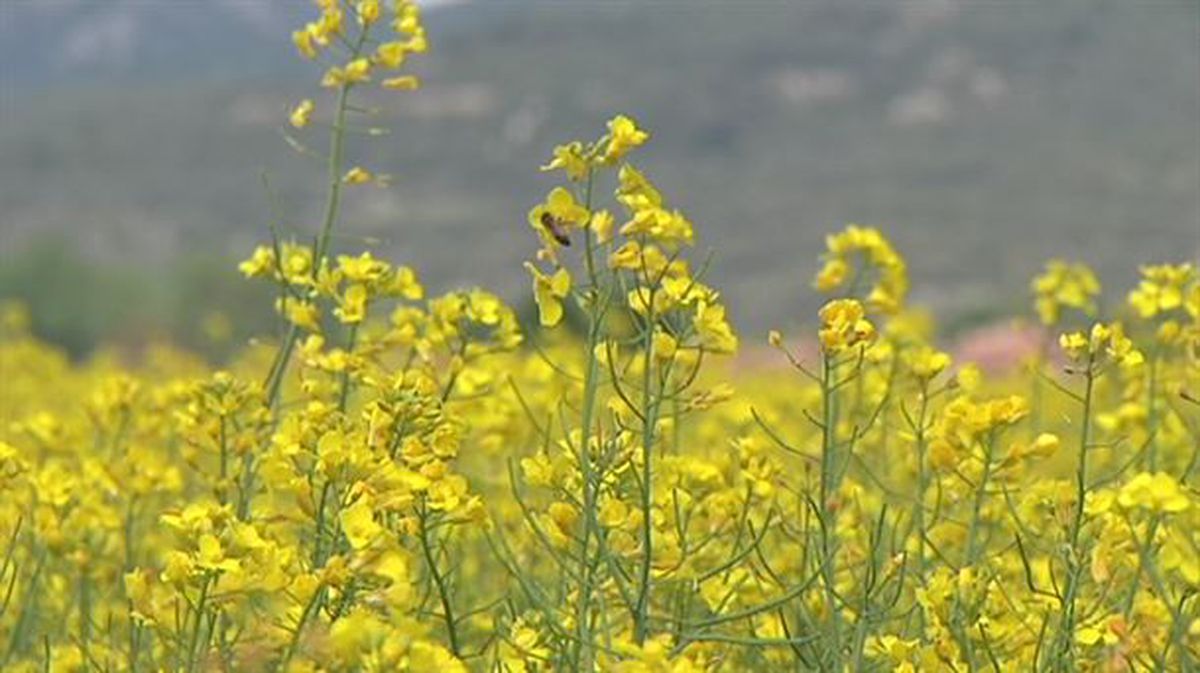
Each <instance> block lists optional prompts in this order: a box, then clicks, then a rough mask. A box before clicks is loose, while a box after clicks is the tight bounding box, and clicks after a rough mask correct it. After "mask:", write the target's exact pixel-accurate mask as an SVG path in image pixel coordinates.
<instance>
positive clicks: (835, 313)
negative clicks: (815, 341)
mask: <svg viewBox="0 0 1200 673" xmlns="http://www.w3.org/2000/svg"><path fill="white" fill-rule="evenodd" d="M819 317H820V318H821V330H820V333H819V336H820V341H821V348H822V350H824V351H825V352H826V353H830V354H834V353H839V352H841V351H844V350H846V349H847V348H851V347H853V346H857V345H859V344H865V343H870V342H871V341H873V340H874V339H875V326H874V325H873V324H871V321H870V320H867V318H866V311H865V310H864V309H863V305H862V304H861V303H860V302H859V301H858V300H856V299H834V300H832V301H830V302H828V303H827V304H825V306H823V307H821V311H820V313H819Z"/></svg>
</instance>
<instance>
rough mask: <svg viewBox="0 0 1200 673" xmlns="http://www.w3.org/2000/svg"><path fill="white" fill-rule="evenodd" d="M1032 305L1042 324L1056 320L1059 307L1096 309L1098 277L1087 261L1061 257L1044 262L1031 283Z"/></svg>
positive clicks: (1098, 289)
mask: <svg viewBox="0 0 1200 673" xmlns="http://www.w3.org/2000/svg"><path fill="white" fill-rule="evenodd" d="M1030 289H1031V290H1032V291H1033V294H1034V308H1035V309H1036V310H1037V313H1038V318H1039V319H1041V321H1042V324H1044V325H1053V324H1054V323H1056V322H1058V320H1059V317H1060V316H1061V314H1062V309H1063V308H1064V307H1066V308H1074V309H1076V310H1078V311H1081V312H1083V313H1084V314H1086V315H1093V314H1095V312H1096V296H1097V295H1099V294H1100V281H1098V280H1097V279H1096V274H1095V273H1093V272H1092V270H1091V269H1090V268H1088V266H1087V265H1086V264H1078V263H1076V264H1071V263H1068V262H1065V261H1063V260H1060V259H1052V260H1050V261H1049V262H1046V269H1045V270H1044V271H1043V272H1042V273H1041V275H1039V276H1037V277H1035V278H1034V279H1033V281H1032V282H1031V283H1030Z"/></svg>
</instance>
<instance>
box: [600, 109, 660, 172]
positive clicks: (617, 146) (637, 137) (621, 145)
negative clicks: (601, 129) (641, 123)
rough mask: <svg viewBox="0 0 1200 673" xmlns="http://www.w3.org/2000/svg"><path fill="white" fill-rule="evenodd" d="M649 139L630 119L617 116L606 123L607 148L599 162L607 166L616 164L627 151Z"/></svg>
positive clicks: (648, 135)
mask: <svg viewBox="0 0 1200 673" xmlns="http://www.w3.org/2000/svg"><path fill="white" fill-rule="evenodd" d="M649 138H650V134H648V133H646V132H645V131H643V130H641V129H639V128H638V127H637V124H636V123H634V121H633V120H632V119H630V118H629V117H626V116H625V115H617V116H616V117H613V118H612V120H610V121H609V122H608V146H607V147H606V148H605V150H604V156H603V157H602V159H601V160H602V161H603V162H604V163H607V164H613V163H616V162H617V161H618V160H620V159H621V157H623V156H625V155H626V154H628V153H629V150H632V149H634V148H636V147H638V146H640V145H642V144H643V143H645V142H646V140H648V139H649Z"/></svg>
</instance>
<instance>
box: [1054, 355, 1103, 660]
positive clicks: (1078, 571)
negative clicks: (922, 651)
mask: <svg viewBox="0 0 1200 673" xmlns="http://www.w3.org/2000/svg"><path fill="white" fill-rule="evenodd" d="M1085 374H1086V377H1087V378H1086V382H1085V384H1084V392H1083V420H1082V427H1081V428H1080V431H1079V459H1078V462H1077V464H1076V470H1075V513H1074V515H1073V517H1072V519H1071V528H1070V533H1069V537H1068V544H1067V586H1066V591H1065V592H1064V594H1063V600H1062V605H1063V617H1062V623H1061V624H1060V625H1059V630H1058V634H1057V641H1058V642H1057V645H1058V647H1057V648H1056V649H1057V652H1056V655H1057V656H1055V659H1054V662H1053V664H1052V665H1053V667H1054V669H1055V670H1073V668H1074V658H1075V647H1074V638H1075V619H1076V614H1075V613H1076V600H1077V597H1078V594H1079V585H1080V582H1081V581H1082V579H1083V565H1084V564H1083V554H1082V552H1081V550H1080V549H1079V534H1080V531H1081V529H1082V528H1083V518H1084V517H1083V515H1084V505H1085V500H1086V498H1087V491H1088V483H1087V457H1088V449H1089V446H1090V444H1091V425H1092V423H1091V416H1092V393H1093V389H1094V387H1095V385H1094V384H1095V381H1096V368H1095V356H1094V355H1092V356H1089V357H1088V362H1087V370H1086V372H1085Z"/></svg>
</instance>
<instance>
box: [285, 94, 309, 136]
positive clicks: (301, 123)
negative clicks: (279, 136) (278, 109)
mask: <svg viewBox="0 0 1200 673" xmlns="http://www.w3.org/2000/svg"><path fill="white" fill-rule="evenodd" d="M312 113H313V102H312V101H311V100H309V99H307V98H305V99H304V100H302V101H300V103H299V104H298V105H297V106H296V107H295V108H294V109H293V110H292V114H291V115H290V116H289V117H288V122H289V123H290V124H291V125H292V126H294V127H295V128H298V129H302V128H304V127H305V126H308V122H309V120H310V119H312Z"/></svg>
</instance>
